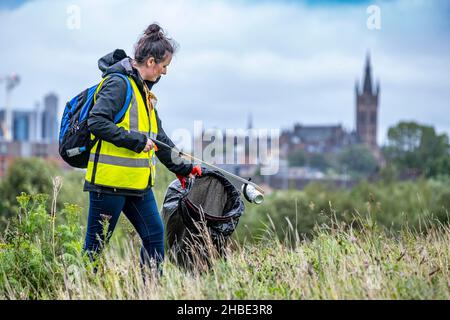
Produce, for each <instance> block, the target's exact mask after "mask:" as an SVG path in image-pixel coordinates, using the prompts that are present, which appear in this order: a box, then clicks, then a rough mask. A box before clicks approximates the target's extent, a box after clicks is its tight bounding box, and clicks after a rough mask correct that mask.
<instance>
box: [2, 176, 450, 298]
mask: <svg viewBox="0 0 450 320" xmlns="http://www.w3.org/2000/svg"><path fill="white" fill-rule="evenodd" d="M173 179H174V176H173V175H172V174H170V173H168V172H167V171H164V170H160V173H159V180H158V187H157V188H156V189H155V195H156V197H157V200H158V203H159V205H161V204H162V201H163V198H164V193H165V187H166V186H167V185H168V184H169V182H170V181H172V180H173ZM82 183H83V175H82V173H80V172H73V173H70V174H69V176H68V177H65V182H64V183H63V185H62V188H61V190H59V191H60V194H59V198H58V199H57V201H54V200H56V199H55V197H54V195H56V194H57V193H58V192H55V194H54V195H53V192H52V190H44V191H45V192H46V193H47V194H48V195H47V194H43V193H35V194H32V195H29V194H26V193H22V194H21V195H20V196H18V197H17V198H16V199H15V200H16V201H15V202H14V203H13V206H10V208H13V211H12V212H11V215H10V218H9V219H8V221H9V225H8V228H7V229H6V230H5V231H4V232H2V233H1V235H0V299H450V275H449V274H450V245H449V244H450V227H449V213H448V212H449V208H450V183H449V181H448V180H443V181H436V180H421V181H417V182H395V183H387V184H386V183H378V184H369V183H365V182H363V183H361V184H360V185H358V186H357V187H355V188H353V189H352V190H342V189H333V188H330V187H329V186H323V185H314V184H312V185H310V186H308V187H307V188H306V189H305V190H302V191H297V190H291V191H283V192H275V193H273V194H272V195H269V196H268V197H267V198H266V201H265V202H264V205H260V206H255V205H249V204H248V203H246V210H245V213H244V215H243V217H242V218H241V221H240V222H239V225H238V227H237V230H236V232H235V234H234V236H233V239H232V243H231V245H230V246H229V248H228V250H227V257H226V259H225V258H214V259H213V263H212V268H210V269H207V268H205V265H204V264H202V263H198V264H197V265H195V266H194V267H193V271H190V272H188V271H186V270H184V269H182V268H180V267H178V266H177V265H175V264H174V263H173V262H172V261H171V259H168V257H167V256H166V257H167V258H166V260H165V262H164V266H163V269H164V275H163V277H161V278H154V277H153V276H152V273H149V272H147V273H146V276H147V277H148V279H147V281H146V282H145V283H144V281H143V277H142V272H141V269H140V266H139V260H138V259H139V254H138V253H139V249H140V240H139V238H138V236H137V234H136V232H135V231H134V230H133V228H132V227H131V225H130V224H129V223H128V221H127V220H126V219H125V218H123V217H121V219H120V220H119V224H118V228H117V229H116V231H115V233H114V236H113V238H112V240H111V243H110V244H109V245H108V246H107V247H106V250H105V251H104V254H103V255H102V256H101V258H100V259H99V260H98V263H97V264H98V265H97V267H98V269H99V271H98V273H97V274H96V275H94V274H93V272H92V268H93V267H94V266H93V265H92V264H91V263H89V262H88V261H87V260H86V259H85V258H84V257H83V256H82V255H81V248H82V243H83V240H84V231H85V224H86V207H87V204H88V203H87V198H86V194H83V193H82V192H81V189H82ZM59 187H61V186H59ZM49 195H52V196H49ZM69 202H70V203H75V204H70V203H69ZM52 212H54V213H55V215H54V216H52V215H51V214H50V213H52Z"/></svg>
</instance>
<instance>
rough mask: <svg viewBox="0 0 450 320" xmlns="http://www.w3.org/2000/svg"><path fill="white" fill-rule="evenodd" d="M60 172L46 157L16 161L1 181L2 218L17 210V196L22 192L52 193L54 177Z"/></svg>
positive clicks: (0, 212)
mask: <svg viewBox="0 0 450 320" xmlns="http://www.w3.org/2000/svg"><path fill="white" fill-rule="evenodd" d="M59 174H61V172H60V170H59V169H58V167H57V166H56V165H54V164H52V163H49V162H47V161H45V160H44V159H39V158H24V159H18V160H16V161H14V163H13V164H12V165H11V166H10V167H9V169H8V172H7V174H6V176H5V177H4V179H3V180H2V181H1V186H0V192H1V198H0V201H1V206H0V210H1V211H0V217H1V219H2V220H5V219H7V218H8V217H9V216H10V215H11V214H13V213H14V212H16V210H17V207H18V206H17V205H18V203H17V200H16V197H17V196H18V195H20V193H21V192H25V193H27V194H36V193H46V194H49V195H50V194H52V190H53V186H52V178H53V177H55V176H56V175H59Z"/></svg>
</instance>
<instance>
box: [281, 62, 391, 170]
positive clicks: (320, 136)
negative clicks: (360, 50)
mask: <svg viewBox="0 0 450 320" xmlns="http://www.w3.org/2000/svg"><path fill="white" fill-rule="evenodd" d="M363 78H364V82H363V87H362V90H360V86H359V83H358V81H357V82H356V84H355V95H356V99H355V120H356V121H355V122H356V129H355V130H353V131H350V130H345V129H344V128H343V126H342V125H341V124H337V125H301V124H299V123H297V124H295V125H294V128H293V129H288V130H283V131H282V134H281V136H280V149H281V150H280V154H281V155H282V156H283V157H285V158H287V156H288V155H289V154H290V153H291V152H295V151H298V150H304V151H306V152H309V153H336V152H339V151H340V150H342V148H344V147H346V146H348V145H351V144H356V143H363V144H366V145H367V146H368V147H369V148H370V150H371V151H372V153H373V154H374V156H375V157H376V158H377V159H378V160H379V161H382V159H381V153H380V151H379V147H378V144H377V128H378V105H379V96H380V84H379V82H378V83H377V86H376V88H374V87H373V84H372V83H373V82H372V66H371V62H370V55H369V54H368V55H367V59H366V65H365V68H364V75H363Z"/></svg>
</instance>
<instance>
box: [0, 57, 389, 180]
mask: <svg viewBox="0 0 450 320" xmlns="http://www.w3.org/2000/svg"><path fill="white" fill-rule="evenodd" d="M372 78H373V75H372V64H371V58H370V54H369V53H368V54H367V56H366V60H365V65H364V74H363V75H362V81H361V82H362V85H360V83H359V82H358V81H357V82H356V84H355V88H354V94H355V128H354V129H353V130H351V131H347V130H345V128H344V127H343V125H342V124H333V125H313V124H300V123H294V124H293V126H292V128H285V129H283V130H282V131H281V134H280V136H279V137H278V138H279V151H278V156H279V158H280V159H279V163H280V168H279V170H278V172H277V173H276V174H274V175H268V176H263V177H262V178H263V181H264V183H265V184H266V185H267V187H269V188H275V189H287V188H289V187H295V188H299V189H301V188H302V187H304V186H305V185H307V184H308V183H309V182H311V181H314V180H321V181H324V180H325V181H332V182H333V183H336V184H337V185H339V186H348V187H350V186H352V185H353V184H354V182H355V181H352V180H351V179H350V178H349V177H348V176H347V175H346V174H345V173H343V172H339V173H337V174H334V175H326V174H325V173H324V172H323V171H321V170H320V169H319V168H317V166H296V165H293V164H289V161H288V158H289V157H290V155H292V154H294V153H295V152H298V151H304V152H307V153H309V154H337V153H339V152H341V151H342V150H343V149H344V148H345V147H348V146H350V145H354V144H361V143H362V144H365V145H367V146H368V147H369V150H370V152H371V153H372V154H373V156H374V158H375V159H376V160H377V162H378V164H379V166H380V167H381V166H383V164H384V159H383V156H382V154H381V152H380V147H379V146H378V144H377V139H376V137H377V130H378V109H379V95H380V83H379V82H378V83H377V84H376V85H374V83H373V79H372ZM7 83H8V82H7ZM15 85H20V81H17V83H15ZM13 89H14V86H12V85H9V86H8V85H7V91H8V90H10V91H11V90H13ZM59 102H60V101H59V98H58V96H57V95H56V94H55V93H48V94H47V95H45V96H44V98H43V103H42V105H41V104H40V103H36V104H35V106H34V108H32V109H31V110H20V111H18V110H9V109H8V108H4V109H0V177H2V176H3V175H4V174H5V173H6V172H7V169H8V167H9V165H10V164H11V163H12V162H13V161H14V159H16V158H21V157H41V158H45V159H48V160H50V161H53V162H55V163H56V164H58V165H59V166H60V167H61V168H63V169H66V170H70V167H69V166H67V165H66V164H65V162H64V161H63V160H62V159H61V157H60V156H59V154H58V134H59V121H60V119H58V114H59V111H60V110H59V108H60V104H59ZM8 112H10V113H11V115H10V116H9V117H10V118H9V117H8V115H7V113H8ZM7 119H10V123H9V124H8V120H7ZM8 128H11V129H8ZM252 129H253V120H252V115H251V114H249V116H248V123H247V130H248V131H247V132H250V130H252ZM9 131H10V134H9ZM225 131H226V130H225V129H223V133H224V134H223V137H224V139H226V138H227V136H226V133H225ZM201 138H202V137H196V139H197V140H198V139H201ZM243 142H244V143H245V145H243V146H239V145H237V141H236V142H235V143H234V145H233V146H232V147H233V152H235V153H237V152H238V150H239V148H241V149H242V148H244V149H245V151H246V152H245V154H246V156H247V157H248V150H249V147H250V146H249V143H250V142H249V139H248V136H247V137H244V139H243ZM269 145H270V142H269ZM205 147H206V146H205V145H204V142H203V146H202V148H203V150H204V149H205ZM228 151H230V150H228ZM226 152H227V150H226V148H225V149H224V153H226ZM219 165H220V166H221V167H223V168H224V169H227V170H230V171H232V172H234V173H236V174H239V175H242V176H246V177H250V176H252V175H255V173H256V171H257V168H258V164H249V161H248V159H238V160H237V161H236V163H235V164H219Z"/></svg>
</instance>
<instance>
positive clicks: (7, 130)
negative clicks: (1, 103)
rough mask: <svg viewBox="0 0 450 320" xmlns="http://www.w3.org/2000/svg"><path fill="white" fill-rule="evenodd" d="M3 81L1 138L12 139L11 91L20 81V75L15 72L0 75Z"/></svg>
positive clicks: (1, 81) (0, 80)
mask: <svg viewBox="0 0 450 320" xmlns="http://www.w3.org/2000/svg"><path fill="white" fill-rule="evenodd" d="M3 82H4V83H5V84H6V86H5V89H6V102H5V119H4V121H3V124H2V125H1V129H2V131H3V138H4V139H5V140H6V141H11V140H12V110H11V92H12V90H13V89H14V88H15V87H17V86H18V85H19V83H20V77H19V75H17V74H16V73H11V74H10V75H7V76H0V83H3Z"/></svg>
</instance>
